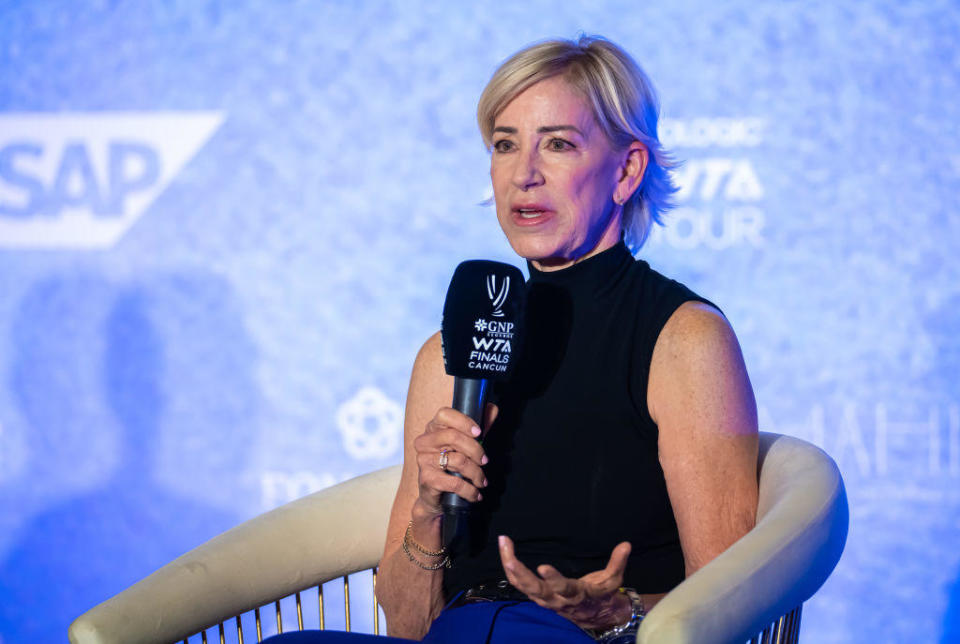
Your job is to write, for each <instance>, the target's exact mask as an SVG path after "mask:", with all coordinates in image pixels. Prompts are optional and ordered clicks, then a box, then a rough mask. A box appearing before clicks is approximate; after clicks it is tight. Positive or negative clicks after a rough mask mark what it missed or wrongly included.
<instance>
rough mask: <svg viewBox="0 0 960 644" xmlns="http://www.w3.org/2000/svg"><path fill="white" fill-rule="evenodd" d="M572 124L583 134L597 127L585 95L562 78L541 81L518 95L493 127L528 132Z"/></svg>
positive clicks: (508, 104) (502, 112) (555, 77)
mask: <svg viewBox="0 0 960 644" xmlns="http://www.w3.org/2000/svg"><path fill="white" fill-rule="evenodd" d="M559 125H573V126H576V127H577V128H578V129H580V130H581V131H582V132H583V133H584V134H586V133H587V132H586V131H587V130H588V129H590V130H592V129H594V128H595V127H596V119H595V118H594V114H593V110H592V109H590V106H589V104H588V103H587V100H586V99H585V98H584V96H583V94H582V93H581V92H580V91H579V90H578V89H577V88H575V87H574V86H573V85H571V84H570V83H569V82H568V81H567V80H566V79H564V78H563V77H562V76H554V77H551V78H547V79H544V80H542V81H538V82H536V83H534V84H533V85H531V86H530V87H528V88H526V89H525V90H523V91H522V92H520V93H519V94H517V95H516V96H515V97H514V98H513V99H512V100H511V101H510V102H509V103H507V105H506V107H504V108H503V110H501V111H500V113H499V114H497V117H496V118H495V119H494V127H508V128H518V129H526V128H529V127H533V128H535V129H537V128H541V127H555V126H559Z"/></svg>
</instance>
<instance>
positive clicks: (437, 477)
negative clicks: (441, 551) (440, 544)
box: [413, 405, 496, 515]
mask: <svg viewBox="0 0 960 644" xmlns="http://www.w3.org/2000/svg"><path fill="white" fill-rule="evenodd" d="M495 415H496V407H495V406H494V405H487V417H488V419H489V420H488V422H487V423H485V424H487V425H488V426H489V424H490V423H491V422H492V421H493V417H494V416H495ZM481 434H482V431H481V430H480V428H479V427H478V426H477V424H476V423H474V422H473V420H472V419H471V418H470V417H469V416H467V415H466V414H463V413H461V412H459V411H457V410H456V409H451V408H450V407H443V408H441V409H440V410H439V411H437V413H436V414H435V415H434V417H433V418H432V419H431V420H430V422H428V423H427V427H426V431H424V432H423V433H422V434H421V435H420V436H418V437H417V438H416V440H415V441H414V443H413V446H414V449H415V450H416V452H417V465H418V467H419V469H420V472H419V486H420V496H419V497H418V498H417V504H419V505H420V506H421V508H422V509H423V510H425V511H426V513H428V514H432V515H440V514H442V513H443V509H442V508H441V507H440V496H441V495H442V494H443V493H444V492H453V493H454V494H456V495H458V496H460V497H462V498H464V499H466V500H467V501H470V502H475V501H479V500H480V499H482V498H483V497H482V494H481V490H482V489H483V488H484V487H486V485H487V480H486V477H485V476H484V474H483V468H482V466H483V465H486V464H487V455H486V454H485V453H484V451H483V447H482V446H481V445H480V443H479V442H478V441H477V439H478V438H480V436H481ZM443 450H446V452H447V467H446V470H444V469H443V468H442V467H441V466H440V454H441V452H442V451H443ZM453 472H457V473H459V474H460V475H461V476H462V477H463V478H460V477H457V476H454V475H453Z"/></svg>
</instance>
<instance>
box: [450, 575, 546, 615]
mask: <svg viewBox="0 0 960 644" xmlns="http://www.w3.org/2000/svg"><path fill="white" fill-rule="evenodd" d="M500 601H514V602H525V601H531V600H530V598H529V597H527V596H526V595H525V594H524V593H523V592H522V591H519V590H517V589H516V588H514V587H513V586H511V585H510V582H508V581H507V580H506V579H502V580H500V581H498V582H491V583H489V584H480V585H479V586H474V587H473V588H468V589H467V590H465V591H463V592H462V593H460V594H459V595H458V596H457V597H455V598H454V599H453V600H452V601H451V602H450V604H449V605H448V606H447V609H451V608H458V607H459V606H463V605H465V604H473V603H476V602H500Z"/></svg>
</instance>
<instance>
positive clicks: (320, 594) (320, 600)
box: [317, 584, 326, 631]
mask: <svg viewBox="0 0 960 644" xmlns="http://www.w3.org/2000/svg"><path fill="white" fill-rule="evenodd" d="M317 595H318V597H317V602H318V603H319V604H320V630H321V631H322V630H325V629H326V625H325V624H324V619H323V584H320V585H319V586H317Z"/></svg>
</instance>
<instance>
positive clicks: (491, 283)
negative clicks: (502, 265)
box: [487, 275, 510, 318]
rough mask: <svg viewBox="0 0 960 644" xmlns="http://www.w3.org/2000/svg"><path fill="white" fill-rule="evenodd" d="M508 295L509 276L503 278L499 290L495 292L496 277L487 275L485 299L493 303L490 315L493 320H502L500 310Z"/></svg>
mask: <svg viewBox="0 0 960 644" xmlns="http://www.w3.org/2000/svg"><path fill="white" fill-rule="evenodd" d="M509 293H510V276H509V275H507V276H506V277H504V278H503V281H502V282H500V290H499V291H498V290H497V276H496V275H487V297H489V298H490V301H491V302H492V303H493V313H491V314H490V315H492V316H493V317H495V318H502V317H503V311H501V310H500V308H501V307H502V306H503V303H504V302H505V301H506V299H507V295H508V294H509Z"/></svg>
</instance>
